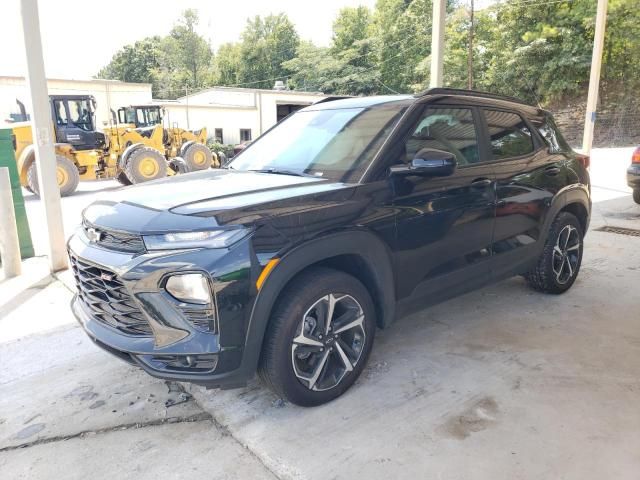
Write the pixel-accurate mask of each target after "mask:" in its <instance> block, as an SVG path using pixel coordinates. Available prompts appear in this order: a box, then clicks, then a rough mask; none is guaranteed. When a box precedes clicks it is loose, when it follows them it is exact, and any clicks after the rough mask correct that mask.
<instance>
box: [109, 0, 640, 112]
mask: <svg viewBox="0 0 640 480" xmlns="http://www.w3.org/2000/svg"><path fill="white" fill-rule="evenodd" d="M447 11H448V15H447V21H446V27H445V28H446V31H445V59H444V61H445V67H444V84H445V85H446V86H451V87H459V88H466V86H467V83H468V65H467V59H468V55H469V50H470V49H469V38H470V29H472V30H471V32H472V37H473V49H472V54H473V69H472V70H473V84H474V88H477V89H480V90H487V91H493V92H497V93H504V94H508V95H515V96H518V97H521V98H523V99H525V100H528V101H530V102H540V103H542V104H549V103H551V104H553V103H554V102H558V101H561V100H562V99H566V98H571V97H576V96H580V95H584V93H585V89H586V85H587V83H588V79H589V69H590V62H591V50H592V46H593V35H594V27H595V25H594V23H595V11H596V2H595V1H594V0H553V2H549V0H526V1H523V0H504V1H501V2H497V3H494V4H493V5H492V6H490V7H489V8H485V9H483V10H478V11H475V14H474V22H473V28H472V25H471V22H470V12H469V4H468V2H467V1H466V0H449V1H448V4H447ZM431 14H432V3H431V0H378V2H377V4H376V6H375V9H374V10H373V11H371V10H369V9H368V8H366V7H362V6H361V7H357V8H343V9H342V10H341V11H340V12H339V14H338V16H337V18H336V19H335V21H334V23H333V36H332V42H331V45H330V46H328V47H320V46H316V45H313V44H312V43H310V42H308V41H300V38H299V36H298V33H297V32H296V30H295V28H294V25H293V24H292V23H291V21H290V20H289V19H288V18H287V16H286V15H285V14H279V15H269V16H267V17H255V18H252V19H249V20H247V24H246V26H245V29H244V30H243V32H242V34H241V38H240V41H239V42H235V43H227V44H224V45H222V46H220V48H219V49H218V51H217V54H216V55H215V57H214V55H213V54H212V51H211V49H210V48H209V45H208V43H207V42H206V41H205V40H204V38H202V37H201V36H200V35H198V33H197V32H196V26H197V24H198V17H197V14H196V12H195V11H193V10H187V11H185V12H184V13H183V16H182V18H181V19H180V20H179V21H178V22H177V23H176V25H175V26H174V28H173V29H172V30H171V32H170V34H169V35H168V36H166V37H151V38H146V39H143V40H140V41H138V42H136V43H134V44H133V45H127V46H125V47H124V48H123V49H122V50H120V51H119V52H117V53H116V54H115V55H114V57H113V59H112V60H111V62H110V63H109V64H108V65H107V66H106V67H105V68H103V69H102V70H101V71H100V72H99V74H98V76H101V77H104V78H118V79H121V80H126V81H141V82H152V83H153V86H154V95H155V96H156V97H159V98H175V97H176V96H179V95H183V94H184V91H185V86H189V88H190V89H196V88H202V87H205V86H210V85H213V84H215V85H239V86H246V87H254V88H272V86H273V83H274V81H275V80H276V79H281V80H287V81H288V82H287V84H288V87H289V88H292V89H296V90H319V91H323V92H325V93H328V94H350V95H368V94H376V93H391V92H396V91H397V92H403V93H411V92H416V91H419V90H421V89H424V88H426V87H427V86H428V84H429V74H430V60H431V57H430V55H431V23H432V22H431ZM638 25H640V8H638V0H609V12H608V24H607V31H606V39H605V52H604V60H603V68H602V83H601V96H603V97H611V98H615V99H617V101H619V102H624V96H625V95H627V96H628V95H629V92H636V91H637V90H638V88H639V87H640V55H638V54H637V53H638V52H640V35H637V31H638Z"/></svg>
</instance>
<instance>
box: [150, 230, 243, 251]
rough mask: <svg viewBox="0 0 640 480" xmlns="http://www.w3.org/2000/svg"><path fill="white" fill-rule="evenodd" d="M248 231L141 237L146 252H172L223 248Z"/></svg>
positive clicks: (208, 231) (211, 231)
mask: <svg viewBox="0 0 640 480" xmlns="http://www.w3.org/2000/svg"><path fill="white" fill-rule="evenodd" d="M248 233H249V231H248V230H247V229H244V228H235V229H232V230H207V231H203V232H178V233H165V234H164V235H145V236H143V237H142V238H143V240H144V245H145V247H147V250H174V249H179V248H224V247H229V246H231V245H233V244H234V243H236V242H237V241H238V240H240V239H242V238H244V237H245V236H246V235H247V234H248Z"/></svg>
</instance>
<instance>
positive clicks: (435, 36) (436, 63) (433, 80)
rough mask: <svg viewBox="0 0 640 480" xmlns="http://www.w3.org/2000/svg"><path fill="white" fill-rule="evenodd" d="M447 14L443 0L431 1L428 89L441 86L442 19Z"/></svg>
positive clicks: (442, 55)
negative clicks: (429, 75)
mask: <svg viewBox="0 0 640 480" xmlns="http://www.w3.org/2000/svg"><path fill="white" fill-rule="evenodd" d="M446 13H447V9H446V3H445V0H433V16H432V19H431V22H432V28H431V77H430V78H429V87H431V88H436V87H441V86H442V67H443V64H444V17H445V14H446Z"/></svg>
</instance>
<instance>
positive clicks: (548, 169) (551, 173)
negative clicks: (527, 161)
mask: <svg viewBox="0 0 640 480" xmlns="http://www.w3.org/2000/svg"><path fill="white" fill-rule="evenodd" d="M544 173H545V174H547V175H549V176H551V177H553V176H555V175H558V174H559V173H560V167H556V166H555V165H552V166H550V167H546V168H545V169H544Z"/></svg>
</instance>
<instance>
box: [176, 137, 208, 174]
mask: <svg viewBox="0 0 640 480" xmlns="http://www.w3.org/2000/svg"><path fill="white" fill-rule="evenodd" d="M182 158H183V159H184V161H185V162H187V165H188V166H189V171H190V172H195V171H197V170H206V169H207V168H211V164H212V162H213V155H212V154H211V150H209V148H208V147H207V146H206V145H202V144H201V143H192V144H191V145H189V146H188V147H187V148H185V149H184V153H183V154H182Z"/></svg>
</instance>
